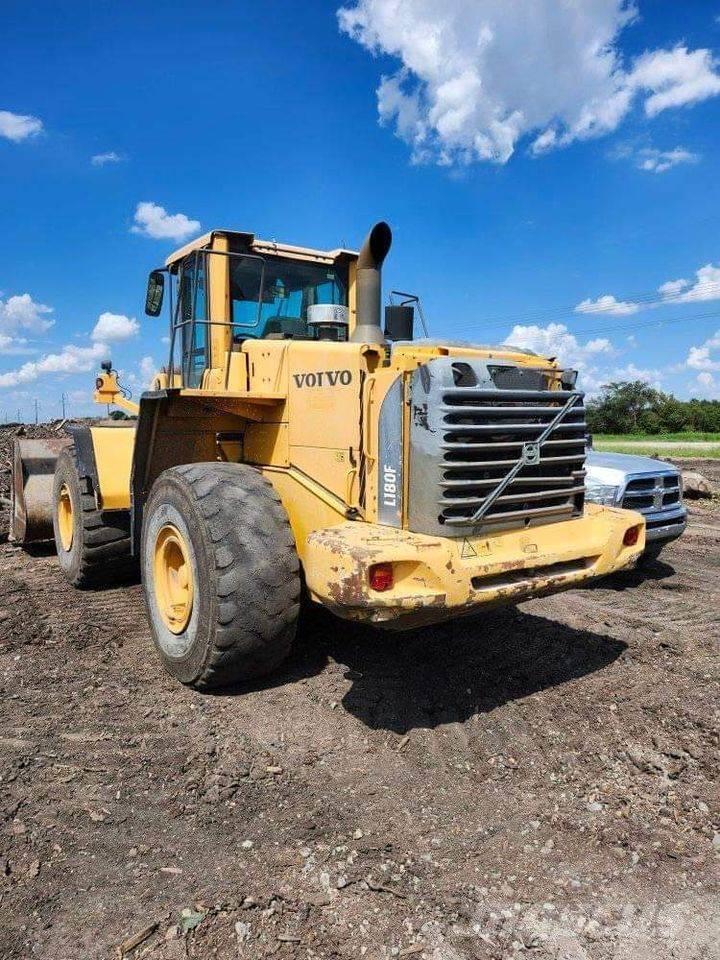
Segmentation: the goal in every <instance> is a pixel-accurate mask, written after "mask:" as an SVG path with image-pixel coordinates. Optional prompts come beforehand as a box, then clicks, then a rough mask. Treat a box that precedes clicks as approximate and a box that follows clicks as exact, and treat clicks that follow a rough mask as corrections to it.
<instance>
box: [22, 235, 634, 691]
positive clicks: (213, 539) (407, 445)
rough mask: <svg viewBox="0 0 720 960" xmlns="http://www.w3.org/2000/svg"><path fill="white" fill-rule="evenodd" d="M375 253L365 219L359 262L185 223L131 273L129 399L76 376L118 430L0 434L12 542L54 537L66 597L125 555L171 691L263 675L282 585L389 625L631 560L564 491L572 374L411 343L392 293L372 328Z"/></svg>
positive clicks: (576, 445) (407, 320)
mask: <svg viewBox="0 0 720 960" xmlns="http://www.w3.org/2000/svg"><path fill="white" fill-rule="evenodd" d="M390 244H391V232H390V228H389V227H388V226H387V224H385V223H378V224H377V225H376V226H375V227H373V229H372V230H371V231H370V233H369V235H368V237H367V239H366V241H365V243H364V244H363V246H362V249H361V250H360V252H359V253H356V252H353V251H351V250H344V249H337V250H330V251H325V250H312V249H307V248H304V247H296V246H289V245H286V244H280V243H275V242H268V241H263V240H260V239H258V238H256V237H255V235H254V234H251V233H240V232H237V231H232V230H213V231H212V232H211V233H208V234H205V235H204V236H202V237H200V238H199V239H197V240H195V241H194V242H192V243H189V244H188V245H186V246H184V247H183V248H182V249H180V250H178V251H177V252H175V253H174V254H173V255H172V256H171V257H169V258H168V260H167V262H166V264H165V266H164V268H162V269H159V270H154V271H153V272H152V273H151V274H150V277H149V280H148V288H147V297H146V305H145V308H146V313H147V314H148V315H150V316H152V317H157V316H158V315H159V314H160V312H161V307H162V304H163V302H164V301H166V302H168V303H169V314H170V349H169V361H168V364H167V366H166V367H165V368H163V370H162V371H161V372H160V373H159V374H157V376H156V377H155V380H154V383H153V384H152V386H151V389H150V390H149V391H148V392H146V393H144V394H143V395H142V397H141V398H140V402H139V405H135V404H133V403H132V402H131V401H130V400H129V399H128V397H127V396H126V395H125V392H124V391H123V389H122V388H121V386H120V385H119V382H118V378H117V374H116V372H115V371H114V370H113V369H112V365H111V364H110V363H108V364H105V365H104V366H103V370H102V372H101V373H100V375H99V376H98V378H97V380H96V390H95V400H96V401H97V402H98V403H102V404H106V403H108V404H109V403H112V404H117V405H119V406H120V407H121V408H123V409H125V410H126V411H128V412H129V413H131V414H133V417H132V418H131V419H128V420H125V421H117V422H115V421H114V422H100V421H98V422H97V424H95V425H90V426H88V425H82V424H75V425H71V426H70V427H69V428H68V432H69V436H68V437H67V438H66V439H64V440H63V441H59V442H58V441H54V442H53V443H52V444H47V445H43V443H42V442H41V441H28V442H24V441H19V443H18V447H17V450H16V453H15V461H14V463H15V469H14V483H13V491H14V507H13V527H12V535H13V536H14V538H15V539H16V540H17V541H21V542H27V541H29V540H33V539H41V538H43V537H44V538H49V537H51V536H54V538H55V543H56V546H57V552H58V559H59V564H60V568H61V570H62V571H63V573H64V574H65V575H66V577H67V578H68V579H69V580H70V581H71V582H72V583H73V584H75V585H76V586H77V587H89V586H98V585H100V584H101V583H103V582H104V583H110V584H112V583H114V582H115V581H116V579H117V578H118V577H119V576H121V575H126V574H127V573H128V572H130V571H132V568H133V566H134V565H135V564H138V563H139V567H140V570H141V576H142V581H143V585H144V591H145V598H146V603H147V609H148V616H149V620H150V625H151V629H152V634H153V638H154V640H155V644H156V646H157V649H158V652H159V654H160V657H161V658H162V661H163V662H164V664H165V666H166V667H167V669H168V670H169V671H170V673H171V674H172V675H173V676H175V677H177V678H178V679H179V680H181V681H182V682H183V683H187V684H191V685H193V686H195V687H197V688H201V689H202V688H209V687H214V686H221V685H225V684H228V683H232V682H236V681H241V680H246V679H248V678H251V677H256V676H259V675H262V674H265V673H267V672H269V671H271V670H272V669H273V668H275V667H276V666H277V665H278V664H279V663H280V662H281V661H282V660H283V658H284V657H285V656H286V655H287V653H288V651H289V649H290V646H291V644H292V640H293V636H294V634H295V630H296V623H297V619H298V613H299V610H300V600H301V592H302V593H304V594H306V595H307V597H309V599H310V600H312V601H314V602H316V603H320V604H323V605H324V606H326V607H327V608H329V609H330V610H332V611H333V612H334V613H335V614H337V615H339V616H340V617H345V618H349V619H352V620H359V621H365V622H367V623H371V624H376V625H378V626H380V627H385V628H392V629H403V628H408V627H416V626H419V625H423V624H429V623H433V622H435V621H439V620H445V619H448V618H452V617H457V616H460V615H463V614H469V613H473V612H479V611H480V610H481V609H482V608H483V607H484V606H489V605H491V604H499V603H514V602H517V601H520V600H524V599H527V598H529V597H534V596H539V595H542V594H547V593H552V592H555V591H558V590H563V589H567V588H569V587H574V586H579V585H581V584H583V583H586V582H587V581H588V580H590V579H591V578H593V577H598V576H602V575H605V574H608V573H612V572H613V571H615V570H619V569H621V568H623V567H626V566H628V565H631V564H633V563H634V562H635V561H636V560H637V558H638V557H639V555H640V554H641V552H642V550H643V547H644V540H645V529H644V522H643V519H642V517H641V516H640V515H639V514H637V513H633V512H631V511H627V510H618V509H611V508H607V507H600V506H594V505H591V504H585V502H584V475H585V472H584V459H585V435H586V426H585V416H584V407H583V395H582V393H581V392H580V391H579V390H578V389H577V388H576V372H575V371H572V370H566V369H562V368H561V367H560V366H559V365H558V364H557V363H556V362H555V361H554V360H551V359H547V358H544V357H541V356H538V355H536V354H533V353H530V352H528V351H525V350H522V349H517V348H513V347H508V346H501V347H480V346H471V345H467V344H456V343H450V342H443V341H441V340H433V339H429V338H428V337H427V336H425V337H424V338H422V339H414V336H413V327H414V321H415V308H416V307H419V300H418V298H417V297H414V296H410V295H406V294H399V295H394V294H393V295H391V296H390V298H389V299H390V301H391V302H390V304H389V305H388V306H387V307H386V308H385V317H384V330H383V329H382V327H381V267H382V264H383V261H384V260H385V257H386V255H387V253H388V251H389V249H390ZM418 313H419V316H420V319H421V320H423V325H424V319H423V315H422V311H421V309H419V310H418ZM32 444H34V446H32ZM59 448H61V449H59ZM479 642H481V641H479Z"/></svg>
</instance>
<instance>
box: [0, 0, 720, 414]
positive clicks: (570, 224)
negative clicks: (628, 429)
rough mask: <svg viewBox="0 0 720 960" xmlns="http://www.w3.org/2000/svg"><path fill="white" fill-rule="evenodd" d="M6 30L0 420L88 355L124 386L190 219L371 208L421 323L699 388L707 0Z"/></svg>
mask: <svg viewBox="0 0 720 960" xmlns="http://www.w3.org/2000/svg"><path fill="white" fill-rule="evenodd" d="M339 10H340V15H339V16H338V11H339ZM3 34H4V37H3V39H4V42H3V69H2V78H1V79H0V228H1V229H0V254H1V257H0V264H1V266H0V418H4V417H5V416H6V415H7V416H9V417H10V418H11V419H14V418H15V416H16V414H17V411H18V410H20V411H21V415H22V416H24V417H28V416H30V415H31V414H32V411H33V408H34V400H35V398H38V399H39V401H40V413H41V416H44V417H46V418H50V417H56V416H58V415H59V413H60V398H61V395H62V394H63V393H65V394H66V395H67V396H68V398H69V407H70V411H71V412H72V413H74V414H80V413H85V412H89V411H90V410H92V409H93V408H92V407H89V406H88V404H87V402H86V398H87V396H88V395H89V391H90V388H91V386H92V382H93V377H94V371H95V369H96V367H97V364H98V361H99V359H100V358H101V356H102V355H104V354H105V353H107V352H110V353H111V355H112V359H113V361H114V363H115V365H116V366H117V367H119V368H121V369H122V370H123V372H124V374H125V377H126V380H128V381H129V382H130V383H131V384H132V387H133V390H134V391H135V392H136V393H137V392H139V391H140V390H141V389H142V386H143V383H144V382H146V379H147V377H148V375H149V371H150V368H151V367H152V366H153V365H159V364H160V363H162V362H163V360H164V359H165V354H166V352H167V346H166V345H165V344H164V343H163V337H164V336H165V334H166V328H165V323H166V321H165V320H164V319H162V320H150V319H148V318H146V317H145V316H144V315H143V313H142V305H143V298H144V288H145V279H146V274H147V272H148V270H150V269H151V268H152V267H154V266H156V265H159V264H160V263H161V262H162V260H163V259H164V258H165V256H166V255H167V253H168V252H169V251H170V250H172V249H174V248H175V247H177V246H179V245H180V244H181V243H182V242H184V241H185V240H186V239H188V238H189V237H190V236H192V234H193V233H194V232H200V230H206V229H210V228H212V227H232V228H237V229H241V230H251V231H255V232H256V233H257V234H258V235H259V236H262V237H264V238H275V239H278V240H285V241H287V242H291V243H292V242H295V243H300V244H305V245H312V246H318V247H328V248H330V247H335V246H338V245H341V244H347V245H357V244H359V243H360V242H361V241H362V238H363V236H364V234H365V232H366V230H367V228H368V227H369V226H370V225H371V224H372V222H373V221H374V220H376V219H379V218H384V219H387V220H388V221H389V222H390V223H391V225H392V227H393V230H394V234H395V244H394V247H393V251H392V253H391V255H390V259H389V261H388V265H387V269H386V286H387V289H390V288H391V286H394V287H400V288H401V289H405V290H412V291H416V292H418V293H419V294H420V295H421V296H422V298H423V301H424V305H425V310H426V313H427V315H428V317H429V320H430V324H431V331H432V333H434V334H436V335H438V336H442V337H458V338H462V339H472V340H475V341H477V342H481V343H487V342H499V341H503V340H505V339H506V338H509V339H511V340H512V341H513V342H516V343H521V344H524V345H527V346H532V347H535V348H536V349H540V350H547V351H549V352H551V353H553V354H558V355H560V356H561V358H562V359H563V360H565V361H566V362H568V363H571V364H573V365H577V366H578V367H579V368H580V370H581V375H582V381H581V382H583V383H584V385H585V387H586V389H588V390H591V391H594V390H597V389H598V387H599V386H600V384H602V383H603V382H607V381H608V380H610V379H629V378H634V377H644V378H647V379H648V380H650V381H651V382H653V383H656V384H657V385H659V386H661V387H662V388H663V389H666V390H668V391H673V392H675V393H676V394H677V395H679V396H683V397H687V396H691V395H694V396H706V397H720V249H718V229H717V223H718V219H719V217H720V183H719V182H718V177H717V155H718V149H719V148H720V123H719V121H720V65H718V62H717V61H716V57H720V2H717V3H716V2H715V0H686V2H683V3H679V2H675V0H653V2H650V0H640V2H639V3H637V4H636V5H635V6H634V7H633V6H632V5H630V4H628V3H625V2H623V0H576V2H575V3H573V4H569V3H568V4H565V3H562V2H558V0H525V2H524V3H523V4H522V9H521V5H520V4H519V3H508V2H507V0H444V2H443V3H442V4H438V3H436V2H431V0H347V2H346V3H345V5H344V11H343V10H342V9H341V5H339V4H332V3H321V2H316V0H306V2H304V3H302V4H300V3H297V0H294V2H293V0H272V2H268V3H262V4H259V3H251V2H244V0H234V2H231V0H223V2H221V3H216V4H197V3H192V4H191V3H185V2H182V0H178V2H173V3H168V2H164V0H156V2H155V3H153V4H140V3H137V2H129V3H125V4H122V5H121V4H112V3H108V2H98V0H95V2H92V3H90V2H82V0H75V2H74V3H72V4H65V5H62V6H59V5H57V4H55V3H49V2H36V3H33V4H31V5H28V4H21V3H19V2H17V0H5V3H4V4H3ZM93 158H95V159H93ZM140 204H145V206H142V207H139V205H140ZM198 224H199V225H200V226H199V227H198V226H197V225H198ZM681 280H683V281H685V282H684V283H680V281H681ZM668 284H670V286H668Z"/></svg>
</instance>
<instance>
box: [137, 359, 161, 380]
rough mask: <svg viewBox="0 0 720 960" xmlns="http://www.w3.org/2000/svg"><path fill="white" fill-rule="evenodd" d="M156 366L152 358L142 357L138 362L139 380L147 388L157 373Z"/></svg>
mask: <svg viewBox="0 0 720 960" xmlns="http://www.w3.org/2000/svg"><path fill="white" fill-rule="evenodd" d="M157 369H158V366H157V364H156V363H155V360H154V359H153V358H152V357H143V358H142V360H141V361H140V379H141V380H142V382H143V384H145V386H147V385H148V384H149V383H150V381H151V380H152V379H153V377H154V376H155V374H156V373H157Z"/></svg>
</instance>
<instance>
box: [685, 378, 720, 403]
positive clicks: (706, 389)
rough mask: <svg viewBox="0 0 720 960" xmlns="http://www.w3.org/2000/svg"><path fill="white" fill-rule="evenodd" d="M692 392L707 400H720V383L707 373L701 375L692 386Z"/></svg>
mask: <svg viewBox="0 0 720 960" xmlns="http://www.w3.org/2000/svg"><path fill="white" fill-rule="evenodd" d="M690 392H691V393H692V394H693V395H694V396H700V397H701V398H704V399H706V400H720V381H718V380H716V378H715V377H714V376H713V375H712V374H711V373H708V372H707V371H705V372H703V373H699V374H698V375H697V377H696V378H695V383H694V384H691V385H690Z"/></svg>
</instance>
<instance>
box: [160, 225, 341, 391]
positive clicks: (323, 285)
mask: <svg viewBox="0 0 720 960" xmlns="http://www.w3.org/2000/svg"><path fill="white" fill-rule="evenodd" d="M357 257H358V254H357V253H355V252H354V251H352V250H345V249H336V250H314V249H311V248H308V247H296V246H290V245H288V244H280V243H276V242H274V241H267V240H259V239H257V238H256V237H255V235H254V234H252V233H240V232H237V231H231V230H214V231H211V232H210V233H207V234H205V235H204V236H202V237H199V238H198V239H197V240H194V241H192V242H191V243H189V244H186V245H185V246H184V247H181V248H180V249H179V250H177V251H175V253H173V254H172V255H171V256H170V257H168V259H167V261H166V263H165V268H164V269H163V270H153V271H152V273H151V274H150V277H149V280H148V292H147V299H146V304H145V312H146V313H147V314H148V315H149V316H155V317H156V316H159V314H160V312H161V309H162V302H163V297H164V293H165V282H166V280H165V278H166V276H167V281H168V287H169V297H168V299H169V302H170V314H171V322H170V327H171V331H170V332H171V336H170V340H171V347H170V363H169V365H168V369H169V370H173V371H174V375H175V374H177V375H179V376H180V379H181V382H182V384H183V385H184V386H186V387H199V386H200V385H201V383H202V380H203V376H204V373H205V371H206V370H208V369H209V368H211V367H219V366H221V365H223V364H224V363H226V362H227V356H228V355H229V354H230V353H231V352H232V351H233V350H237V349H239V348H240V346H241V345H242V343H243V342H244V341H245V340H248V339H274V340H278V339H294V340H333V341H338V342H343V341H346V340H347V339H348V337H349V332H350V329H351V326H352V321H353V319H354V309H355V304H354V290H353V287H354V282H355V274H356V269H355V265H356V261H357ZM178 354H179V355H180V356H178ZM178 360H179V361H180V362H179V363H178Z"/></svg>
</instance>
